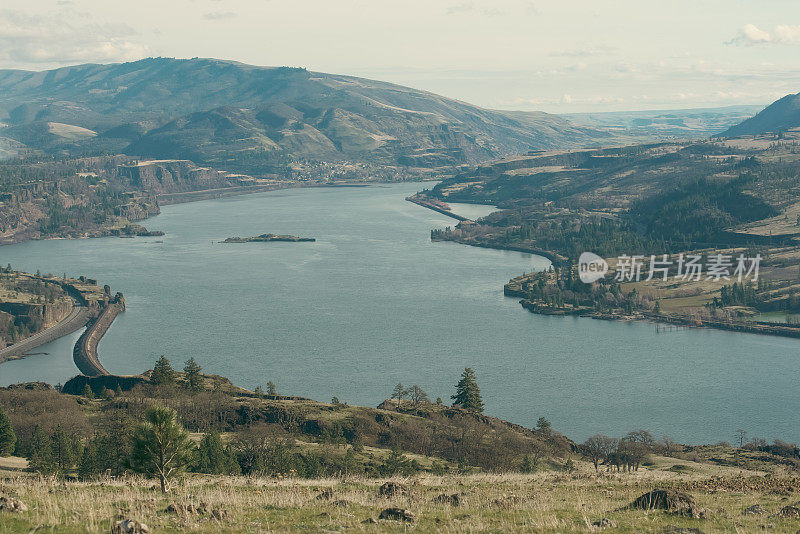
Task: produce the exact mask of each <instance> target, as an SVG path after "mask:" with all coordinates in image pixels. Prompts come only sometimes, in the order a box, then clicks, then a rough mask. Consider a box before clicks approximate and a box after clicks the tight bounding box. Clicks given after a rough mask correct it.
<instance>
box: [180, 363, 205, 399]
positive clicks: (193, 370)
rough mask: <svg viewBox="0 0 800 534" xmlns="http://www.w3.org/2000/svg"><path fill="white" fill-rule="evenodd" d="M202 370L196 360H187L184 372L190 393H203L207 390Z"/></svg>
mask: <svg viewBox="0 0 800 534" xmlns="http://www.w3.org/2000/svg"><path fill="white" fill-rule="evenodd" d="M202 370H203V369H202V367H200V365H198V364H197V362H196V361H194V358H189V359H188V360H186V364H185V365H184V366H183V372H184V373H186V387H187V388H189V391H195V392H196V391H202V390H203V389H204V388H205V383H204V380H203V375H201V374H200V371H202Z"/></svg>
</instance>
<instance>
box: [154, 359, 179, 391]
mask: <svg viewBox="0 0 800 534" xmlns="http://www.w3.org/2000/svg"><path fill="white" fill-rule="evenodd" d="M150 381H151V382H152V383H153V384H155V385H157V386H165V385H170V384H174V383H175V369H173V368H172V365H171V364H170V363H169V360H168V359H167V358H166V356H164V355H163V354H162V355H161V357H160V358H159V359H158V361H157V362H156V365H155V367H153V374H152V375H151V376H150Z"/></svg>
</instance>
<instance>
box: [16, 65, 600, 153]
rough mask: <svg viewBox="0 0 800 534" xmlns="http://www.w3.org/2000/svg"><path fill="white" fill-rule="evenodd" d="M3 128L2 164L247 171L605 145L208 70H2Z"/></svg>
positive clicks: (350, 81) (325, 84)
mask: <svg viewBox="0 0 800 534" xmlns="http://www.w3.org/2000/svg"><path fill="white" fill-rule="evenodd" d="M0 123H4V124H5V125H6V127H5V128H2V129H0V155H1V154H4V153H7V152H9V151H10V150H12V149H17V150H18V149H20V148H21V147H20V143H21V144H22V145H24V146H25V147H28V148H33V149H38V150H43V151H46V152H49V153H55V154H66V155H75V154H91V153H98V152H106V153H108V152H115V153H118V152H123V153H127V154H130V155H138V156H145V157H158V158H187V159H192V160H195V161H198V162H202V163H217V164H219V163H221V162H223V163H228V164H238V165H239V166H252V167H259V166H261V165H263V164H269V163H278V164H280V163H286V162H287V161H290V160H320V161H323V160H324V161H336V160H340V161H342V160H344V161H355V162H371V163H381V164H400V165H408V166H426V167H432V166H439V165H453V164H462V163H475V162H480V161H485V160H488V159H492V158H496V157H500V156H505V155H509V154H514V153H520V152H525V151H528V150H531V149H534V150H540V149H551V148H569V147H578V146H587V145H596V144H599V143H603V142H605V143H608V139H610V138H611V137H612V135H611V134H609V133H607V132H603V131H599V130H597V129H593V128H585V127H577V126H574V125H572V124H571V123H570V122H568V121H567V120H565V119H563V118H561V117H559V116H556V115H550V114H547V113H540V112H503V111H495V110H488V109H482V108H479V107H476V106H473V105H470V104H467V103H464V102H460V101H457V100H452V99H448V98H444V97H441V96H438V95H435V94H433V93H429V92H425V91H419V90H415V89H410V88H407V87H402V86H399V85H394V84H390V83H385V82H379V81H373V80H366V79H362V78H355V77H351V76H340V75H334V74H324V73H318V72H310V71H307V70H305V69H301V68H289V67H276V68H273V67H255V66H251V65H245V64H241V63H236V62H232V61H222V60H216V59H188V60H183V59H168V58H151V59H144V60H141V61H136V62H131V63H122V64H110V65H97V64H88V65H78V66H74V67H65V68H60V69H55V70H49V71H44V72H30V71H20V70H2V71H0ZM3 138H5V139H3ZM234 166H235V165H234Z"/></svg>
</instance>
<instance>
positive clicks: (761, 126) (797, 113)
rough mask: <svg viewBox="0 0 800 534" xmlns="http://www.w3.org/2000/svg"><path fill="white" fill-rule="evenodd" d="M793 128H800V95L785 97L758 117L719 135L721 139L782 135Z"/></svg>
mask: <svg viewBox="0 0 800 534" xmlns="http://www.w3.org/2000/svg"><path fill="white" fill-rule="evenodd" d="M793 128H800V93H797V94H796V95H786V96H784V97H783V98H781V99H780V100H777V101H776V102H773V103H772V104H770V105H769V106H767V107H766V108H765V109H764V110H763V111H761V112H760V113H758V114H757V115H756V116H754V117H752V118H750V119H747V120H746V121H744V122H742V123H740V124H737V125H735V126H733V127H731V128H729V129H728V130H726V131H725V132H723V133H721V134H719V137H737V136H740V135H763V134H767V133H781V132H785V131H787V130H791V129H793Z"/></svg>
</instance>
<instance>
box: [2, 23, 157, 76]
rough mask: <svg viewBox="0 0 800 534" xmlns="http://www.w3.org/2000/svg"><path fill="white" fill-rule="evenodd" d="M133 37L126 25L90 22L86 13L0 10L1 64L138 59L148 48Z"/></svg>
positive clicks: (33, 64) (16, 64)
mask: <svg viewBox="0 0 800 534" xmlns="http://www.w3.org/2000/svg"><path fill="white" fill-rule="evenodd" d="M87 19H88V22H87ZM136 35H137V34H136V32H135V31H134V30H133V29H132V28H131V27H129V26H127V25H124V24H100V23H96V22H92V21H91V19H90V17H89V16H88V15H87V14H85V13H77V12H74V11H68V10H62V11H59V12H57V13H53V14H50V15H36V16H33V15H28V14H26V13H23V12H20V11H13V10H0V64H2V65H4V66H23V67H31V66H42V65H66V64H74V63H82V62H84V63H85V62H107V61H129V60H134V59H141V58H142V57H145V56H147V55H149V49H148V47H147V46H145V45H143V44H141V43H139V42H137V41H136V40H135V36H136Z"/></svg>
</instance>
